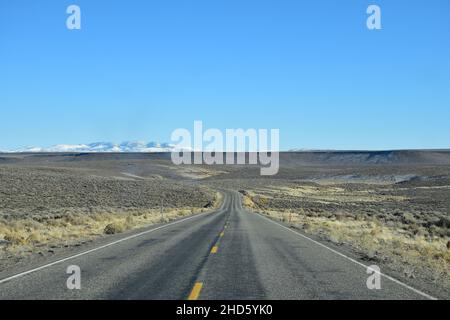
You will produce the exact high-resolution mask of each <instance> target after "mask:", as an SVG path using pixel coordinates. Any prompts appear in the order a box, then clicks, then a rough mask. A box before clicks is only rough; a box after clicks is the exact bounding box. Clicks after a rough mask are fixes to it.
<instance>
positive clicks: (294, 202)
mask: <svg viewBox="0 0 450 320" xmlns="http://www.w3.org/2000/svg"><path fill="white" fill-rule="evenodd" d="M280 162H281V168H280V172H279V174H278V175H276V176H273V177H261V176H260V175H259V168H258V167H257V166H206V165H205V166H174V165H173V164H172V163H171V161H170V154H87V153H86V154H3V155H0V250H1V251H0V258H1V263H0V269H2V268H3V269H4V268H11V267H13V266H14V264H15V263H19V262H21V261H23V260H26V259H33V257H34V256H36V255H38V256H49V255H52V254H54V252H55V251H57V250H64V248H69V247H72V246H80V245H82V244H83V243H84V242H86V241H92V240H93V239H96V238H98V237H108V236H109V235H110V234H114V233H120V232H125V231H127V230H130V229H133V228H138V227H142V226H144V225H149V224H156V223H161V222H166V221H169V220H173V219H177V218H179V217H183V216H186V215H190V214H194V213H198V212H205V211H208V210H214V208H217V207H218V206H219V204H220V193H219V191H220V190H223V189H229V190H235V191H239V192H240V193H241V194H242V197H243V203H244V206H245V208H246V209H248V211H250V212H251V211H254V212H258V213H263V214H265V215H267V216H268V217H270V218H273V219H277V220H280V221H282V222H283V223H285V224H286V225H288V226H290V227H292V228H295V229H298V230H301V232H304V233H305V234H309V235H311V236H314V237H317V238H318V239H321V240H322V241H327V242H329V243H330V245H333V246H336V247H339V248H340V249H342V250H344V251H345V250H347V251H349V252H353V253H355V254H358V255H359V256H361V257H362V258H363V259H364V260H367V261H368V262H369V263H371V264H379V265H382V266H383V267H386V268H388V269H389V270H392V272H394V273H395V274H396V275H398V276H399V277H402V278H406V279H412V281H420V282H422V283H426V284H428V286H439V287H441V288H442V290H444V291H446V290H450V152H447V151H396V152H292V153H282V154H281V159H280Z"/></svg>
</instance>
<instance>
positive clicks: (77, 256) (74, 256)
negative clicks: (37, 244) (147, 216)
mask: <svg viewBox="0 0 450 320" xmlns="http://www.w3.org/2000/svg"><path fill="white" fill-rule="evenodd" d="M222 211H223V209H220V210H218V211H214V212H204V213H200V214H197V215H195V216H192V217H188V218H185V219H182V220H178V221H175V222H171V223H169V224H165V225H162V226H160V227H157V228H154V229H150V230H147V231H143V232H140V233H137V234H134V235H132V236H129V237H125V238H122V239H119V240H117V241H113V242H111V243H108V244H105V245H103V246H100V247H97V248H93V249H90V250H87V251H84V252H80V253H78V254H75V255H72V256H69V257H67V258H64V259H60V260H57V261H54V262H51V263H48V264H45V265H43V266H40V267H37V268H34V269H31V270H28V271H24V272H21V273H18V274H16V275H13V276H11V277H8V278H5V279H1V280H0V284H3V283H5V282H8V281H11V280H14V279H17V278H20V277H23V276H25V275H28V274H30V273H34V272H36V271H40V270H43V269H46V268H48V267H51V266H54V265H56V264H60V263H63V262H66V261H68V260H72V259H75V258H79V257H81V256H84V255H87V254H89V253H92V252H95V251H99V250H102V249H105V248H108V247H111V246H113V245H116V244H118V243H121V242H125V241H128V240H131V239H134V238H138V237H141V236H143V235H146V234H149V233H151V232H154V231H157V230H161V229H165V228H167V227H170V226H173V225H175V224H178V223H182V222H185V221H188V220H191V219H195V218H199V217H201V216H203V215H206V214H213V213H221V212H222Z"/></svg>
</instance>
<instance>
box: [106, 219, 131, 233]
mask: <svg viewBox="0 0 450 320" xmlns="http://www.w3.org/2000/svg"><path fill="white" fill-rule="evenodd" d="M125 230H126V227H125V225H124V224H123V223H118V222H114V223H110V224H108V225H107V226H106V227H105V230H104V231H103V232H104V233H105V234H116V233H122V232H124V231H125Z"/></svg>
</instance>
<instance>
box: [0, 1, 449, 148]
mask: <svg viewBox="0 0 450 320" xmlns="http://www.w3.org/2000/svg"><path fill="white" fill-rule="evenodd" d="M70 4H77V5H79V6H80V7H81V12H82V29H81V30H74V31H70V30H68V29H67V28H66V24H65V23H66V18H67V17H68V15H67V14H66V8H67V6H68V5H70ZM370 4H377V5H379V6H380V7H381V10H382V27H383V29H382V30H379V31H369V30H368V29H367V28H366V19H367V15H366V8H367V7H368V5H370ZM0 112H1V113H0V114H1V121H0V149H2V148H3V149H9V148H18V147H24V146H31V145H38V146H49V145H53V144H58V143H68V144H72V143H74V144H75V143H88V142H94V141H114V142H121V141H125V140H146V141H161V142H165V141H169V139H170V134H171V132H172V131H173V130H174V129H176V128H188V129H191V128H192V126H193V121H194V120H202V121H203V122H204V126H205V127H208V128H220V129H225V128H255V129H258V128H267V129H270V128H279V129H280V137H281V141H280V143H281V147H282V149H290V148H332V149H397V148H449V147H450V1H448V0H427V1H426V0H417V1H406V0H396V1H381V0H372V1H363V0H354V1H352V0H345V1H335V0H328V1H324V0H314V1H312V0H308V1H300V0H292V1H290V0H289V1H288V0H270V1H268V0H258V1H254V0H201V1H200V0H192V1H181V0H145V1H137V0H129V1H122V0H120V1H119V0H117V1H101V0H96V1H92V0H90V1H87V0H71V1H63V0H61V1H50V0H41V1H32V0H29V1H23V0H14V1H13V0H8V1H7V0H0Z"/></svg>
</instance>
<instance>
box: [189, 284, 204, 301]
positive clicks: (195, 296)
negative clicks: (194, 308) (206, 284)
mask: <svg viewBox="0 0 450 320" xmlns="http://www.w3.org/2000/svg"><path fill="white" fill-rule="evenodd" d="M202 288H203V283H202V282H197V283H196V284H195V285H194V288H192V291H191V294H190V295H189V297H188V300H197V299H198V297H199V296H200V292H201V291H202Z"/></svg>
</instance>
